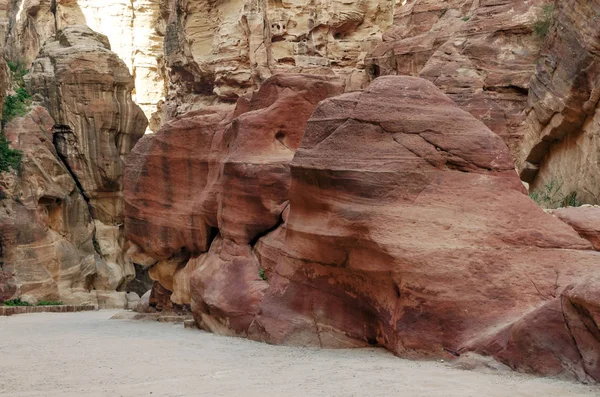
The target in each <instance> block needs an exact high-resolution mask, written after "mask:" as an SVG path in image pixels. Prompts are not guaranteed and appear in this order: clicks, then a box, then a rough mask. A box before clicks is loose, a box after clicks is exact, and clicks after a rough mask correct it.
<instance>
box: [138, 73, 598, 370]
mask: <svg viewBox="0 0 600 397" xmlns="http://www.w3.org/2000/svg"><path fill="white" fill-rule="evenodd" d="M304 79H306V78H304ZM294 81H300V80H298V78H297V77H295V76H287V77H277V78H275V79H271V80H268V81H267V82H266V83H265V84H264V85H263V86H262V88H261V90H260V91H259V92H258V94H256V95H255V96H254V97H253V99H252V100H250V101H249V102H248V101H246V100H244V99H241V100H240V101H239V102H238V105H237V108H236V110H235V112H234V114H233V115H230V114H229V115H227V114H224V113H222V111H221V109H219V108H213V109H208V110H206V111H203V112H192V113H190V114H188V115H187V116H184V117H182V118H179V119H176V120H174V121H172V122H170V123H168V124H167V125H166V126H165V127H164V128H163V130H162V131H161V133H159V134H158V135H156V136H153V137H145V138H144V140H143V141H142V142H141V143H140V145H138V146H137V147H136V149H135V150H134V152H135V155H134V156H133V157H132V161H131V163H129V167H128V172H127V177H126V181H127V183H126V186H127V187H126V203H127V210H126V212H127V219H126V222H127V225H126V229H127V231H128V236H130V237H131V239H132V240H133V241H134V242H135V243H136V244H137V245H139V246H140V247H141V248H142V249H143V250H144V251H146V253H147V254H149V255H150V256H151V257H155V258H156V259H159V260H160V261H159V263H158V264H157V265H154V266H155V267H156V270H155V271H154V272H151V275H152V274H154V277H155V279H156V280H158V282H159V283H160V285H161V286H162V287H165V288H166V289H168V290H169V291H171V292H173V293H172V295H171V301H172V302H174V301H175V300H178V302H182V303H186V302H187V297H188V296H189V299H191V309H192V312H193V314H194V316H195V318H196V320H197V322H198V323H199V324H200V325H201V327H203V328H204V329H207V330H211V331H214V332H219V333H222V334H227V335H243V336H247V337H250V338H253V339H257V340H262V341H267V342H270V343H281V344H299V345H308V346H323V347H352V346H365V345H369V344H371V345H381V346H385V347H387V348H388V349H390V350H391V351H393V352H394V353H396V354H398V355H401V356H405V357H446V358H451V357H453V356H454V355H460V354H462V353H464V352H467V351H477V352H479V353H485V354H488V355H492V356H494V357H496V358H498V359H500V360H502V361H503V362H505V363H507V364H508V365H510V366H512V367H513V368H516V369H521V370H525V371H531V372H536V373H541V374H545V375H563V376H570V377H576V378H578V379H581V380H590V379H596V380H599V379H600V373H599V369H600V367H599V366H598V364H597V362H598V361H597V360H595V357H596V356H595V355H596V354H598V352H599V350H598V349H597V348H596V344H597V342H598V337H597V334H598V332H599V330H598V327H597V317H595V316H596V314H594V313H597V311H596V306H594V305H595V303H594V298H593V294H594V293H595V292H594V291H595V290H596V289H597V286H598V284H597V279H596V276H595V273H596V272H595V268H596V267H597V260H598V258H599V255H598V254H597V253H596V252H595V251H594V250H593V246H592V244H591V243H590V242H589V241H588V240H586V239H583V238H581V237H580V236H579V235H578V234H577V232H575V230H573V229H572V228H571V227H570V226H568V225H567V224H566V223H563V222H562V221H560V220H559V219H557V218H555V217H553V216H552V215H549V214H546V213H544V212H543V211H542V210H541V209H539V207H537V206H536V204H535V203H533V202H532V201H531V200H530V199H529V198H528V197H527V195H526V194H524V193H525V191H524V188H523V186H522V184H521V181H520V180H519V178H518V175H517V174H516V172H515V170H514V166H513V162H512V159H511V155H510V152H509V150H508V148H507V147H506V145H505V144H504V142H503V141H502V139H501V138H500V137H498V136H497V135H496V134H494V133H493V132H492V131H490V130H489V129H488V128H486V126H485V125H484V124H483V123H482V122H480V121H478V120H477V119H475V118H474V117H473V116H471V115H470V114H469V113H467V112H465V111H462V110H460V109H459V107H457V106H456V105H455V104H454V103H453V102H452V101H451V100H450V99H449V98H448V97H446V96H444V95H443V94H442V93H441V92H440V91H439V90H438V89H437V88H436V87H435V86H434V85H433V84H432V83H430V82H428V81H426V80H422V79H418V78H412V77H382V78H379V79H377V80H375V81H374V82H373V83H372V84H371V85H370V86H369V88H368V89H366V90H365V91H364V92H353V93H348V94H344V95H341V96H337V97H333V98H330V99H325V100H324V101H323V102H321V103H320V104H319V105H318V106H316V109H315V110H314V113H313V114H312V117H311V118H310V119H309V121H308V124H307V127H306V132H305V133H304V136H302V135H303V134H302V128H301V127H300V126H301V125H303V124H304V122H303V120H306V118H307V117H306V118H299V119H296V120H293V121H292V120H290V118H291V116H292V115H297V114H299V113H300V112H298V111H297V110H295V111H294V112H293V113H291V112H289V111H286V110H285V109H287V107H285V106H283V103H286V102H287V101H292V102H297V101H298V100H299V99H300V98H302V95H301V93H302V92H303V91H299V89H300V88H304V89H306V88H307V87H306V85H305V84H306V83H305V82H304V81H307V80H302V81H303V82H304V83H303V84H304V85H298V84H300V83H295V84H296V85H292V84H291V82H294ZM308 81H311V80H308ZM286 82H287V83H286ZM317 83H318V85H317ZM311 84H312V87H310V88H311V90H310V91H308V90H307V91H308V92H310V94H311V96H310V97H311V98H315V96H316V95H315V92H323V94H322V95H321V96H320V98H318V99H322V98H324V97H328V96H331V95H332V94H334V93H335V92H336V91H341V89H334V86H331V83H328V82H326V81H323V80H322V79H320V78H313V79H312V83H311ZM286 86H291V87H295V88H293V89H292V90H290V89H289V88H288V89H282V88H283V87H286ZM317 87H328V88H327V90H324V89H323V88H319V89H317ZM253 104H254V105H253ZM307 106H308V105H307ZM313 106H314V105H313ZM290 109H292V107H290ZM293 109H298V106H294V107H293ZM279 114H283V115H285V116H286V118H280V117H279V116H278V115H279ZM285 122H290V123H292V125H293V126H294V127H293V130H292V131H295V132H293V133H290V132H289V131H290V130H289V129H288V128H289V127H288V128H282V123H285ZM258 127H260V128H258ZM279 130H281V131H282V133H281V134H280V133H279V132H278V131H279ZM278 138H284V140H283V142H281V140H280V139H278ZM285 138H291V139H290V140H288V141H286V140H285ZM300 140H301V142H302V143H301V144H300ZM193 147H195V148H210V150H208V149H204V150H191V148H193ZM298 147H299V149H298ZM174 148H179V150H174ZM285 148H291V149H292V150H288V151H286V149H285ZM186 149H187V150H186ZM296 149H298V151H297V152H296V153H295V156H294V157H293V161H292V162H291V165H288V163H289V161H290V159H291V158H292V155H293V152H294V151H295V150H296ZM174 154H177V155H176V156H174ZM239 156H241V157H239ZM278 170H280V171H278ZM263 172H264V173H263ZM267 176H270V178H267ZM163 180H164V181H167V180H168V181H171V182H172V183H170V184H169V186H168V187H166V186H165V187H162V186H164V185H165V184H164V183H163V182H162V181H163ZM288 189H289V191H288ZM288 200H289V201H288ZM152 213H154V215H151V214H152ZM217 232H218V234H217ZM215 234H216V237H215ZM188 256H191V257H192V259H191V260H189V261H187V263H186V260H185V257H188ZM151 270H152V269H151ZM188 280H189V281H188ZM583 280H586V284H582V281H583ZM188 282H189V284H188ZM584 290H585V291H588V292H581V293H580V292H577V291H584ZM157 292H160V291H157ZM564 297H568V299H570V302H574V303H573V304H574V305H579V306H576V307H584V308H585V310H583V311H577V310H575V309H572V307H575V306H572V307H571V306H569V307H566V306H565V308H564V313H565V317H564V319H563V320H562V322H561V321H558V320H560V318H559V317H558V316H554V317H549V316H539V317H536V319H537V318H539V319H540V320H539V321H542V323H540V322H536V321H533V322H532V320H531V319H530V317H528V316H531V315H532V313H536V311H540V310H543V309H544V308H545V307H550V306H552V305H554V304H556V302H562V299H567V298H564ZM560 308H561V307H560V306H559V307H558V309H560ZM554 309H556V308H554ZM573 310H575V311H573ZM552 313H555V312H552ZM558 313H562V312H561V311H559V312H558ZM534 315H535V314H534ZM594 321H596V322H594ZM516 329H519V330H521V331H519V332H513V331H512V330H516ZM542 329H543V330H544V332H545V333H544V334H541V335H540V334H539V330H542ZM506 335H510V337H507V336H506ZM532 335H533V336H535V337H536V338H546V337H548V338H552V335H559V336H560V338H557V339H552V340H553V341H554V343H555V345H553V346H549V345H548V343H546V342H544V341H541V342H539V343H537V342H536V345H535V346H536V349H534V350H533V353H532V352H531V351H530V350H526V349H525V348H523V347H522V346H524V345H525V344H527V343H528V340H530V339H531V336H532ZM579 340H583V341H585V343H583V342H582V343H580V342H579ZM503 343H504V344H503ZM516 345H518V346H520V348H518V349H517V350H516V351H513V350H511V349H513V346H516ZM525 352H527V353H525ZM576 352H579V353H580V355H576V354H574V353H576ZM544 360H545V361H544Z"/></svg>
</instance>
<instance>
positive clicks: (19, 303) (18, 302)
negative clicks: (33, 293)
mask: <svg viewBox="0 0 600 397" xmlns="http://www.w3.org/2000/svg"><path fill="white" fill-rule="evenodd" d="M3 305H4V306H31V304H30V303H28V302H25V301H22V300H21V298H17V299H11V300H9V301H5V302H4V303H3Z"/></svg>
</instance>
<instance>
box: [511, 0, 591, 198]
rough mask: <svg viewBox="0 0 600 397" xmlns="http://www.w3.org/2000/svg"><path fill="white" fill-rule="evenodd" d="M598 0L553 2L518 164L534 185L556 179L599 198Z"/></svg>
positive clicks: (571, 190)
mask: <svg viewBox="0 0 600 397" xmlns="http://www.w3.org/2000/svg"><path fill="white" fill-rule="evenodd" d="M598 10H600V1H597V0H593V1H585V2H580V1H561V2H556V9H555V10H554V12H553V25H552V27H551V29H550V30H549V33H548V37H547V38H546V41H545V43H544V46H543V49H542V53H541V57H540V59H539V61H538V63H537V70H536V73H535V75H534V76H533V78H532V79H531V90H530V91H529V106H530V109H529V112H528V117H527V126H528V129H527V130H526V135H525V138H524V141H523V144H522V146H521V148H520V153H519V157H518V162H517V165H518V166H519V170H520V171H521V177H522V179H523V180H525V181H527V182H530V183H531V186H532V188H533V190H535V191H544V190H545V188H546V185H548V184H550V183H552V182H554V183H555V184H556V183H558V184H561V187H562V193H563V194H569V193H576V195H577V198H579V199H580V200H581V201H583V202H585V203H590V204H598V203H600V181H599V180H598V172H599V170H600V166H599V163H600V162H599V158H598V148H599V146H600V143H599V142H600V141H599V140H598V137H597V135H598V131H600V127H599V125H600V124H599V121H600V116H598V114H599V112H600V110H599V107H598V101H599V99H600V83H599V81H600V80H599V79H600V55H599V54H598V47H599V46H600V36H599V35H598V33H597V25H596V24H597V22H598V20H599V18H600V17H599V16H598Z"/></svg>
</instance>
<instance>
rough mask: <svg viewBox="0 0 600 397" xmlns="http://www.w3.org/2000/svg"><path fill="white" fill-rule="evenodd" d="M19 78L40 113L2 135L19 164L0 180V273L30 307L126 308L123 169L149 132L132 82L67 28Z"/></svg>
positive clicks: (85, 37) (91, 39)
mask: <svg viewBox="0 0 600 397" xmlns="http://www.w3.org/2000/svg"><path fill="white" fill-rule="evenodd" d="M26 80H27V85H28V88H29V91H30V93H31V94H33V95H34V98H35V99H36V100H40V101H42V102H43V105H44V106H45V108H43V107H40V106H37V105H36V106H34V107H33V108H32V109H31V111H30V112H29V113H28V114H27V115H26V116H25V117H17V118H16V119H14V120H12V121H11V122H10V123H8V124H7V125H6V128H5V131H4V133H5V135H6V137H7V139H8V140H9V141H11V142H12V145H13V146H14V148H16V149H19V150H22V151H23V153H24V160H23V162H22V164H21V166H20V169H19V172H18V173H14V172H5V173H3V174H2V185H3V187H4V189H3V190H4V191H5V196H6V197H5V200H4V202H3V204H4V206H3V208H4V210H3V214H2V216H0V219H1V222H0V225H1V226H2V257H3V259H4V260H5V264H4V266H3V268H4V270H6V271H8V272H10V273H12V274H13V275H14V278H15V283H16V285H17V287H18V291H17V295H18V296H20V297H23V298H26V299H27V300H29V301H33V302H35V301H37V300H60V301H63V302H65V303H93V304H98V305H100V306H101V307H124V306H125V304H126V303H127V300H126V295H125V292H124V288H125V287H126V284H127V282H128V281H129V280H130V279H132V278H133V276H134V269H133V265H132V264H131V263H130V262H127V261H125V260H124V254H123V253H124V250H126V249H127V248H128V247H127V244H126V242H125V240H124V236H123V232H122V229H123V197H122V189H123V183H122V179H123V161H124V157H125V156H126V155H127V154H128V153H129V151H130V150H131V148H132V147H133V145H134V144H135V143H136V142H137V140H138V139H139V138H140V137H141V136H142V135H143V133H144V130H145V129H146V125H147V121H146V119H145V117H144V114H143V112H142V111H141V110H140V108H139V107H138V106H137V105H135V104H134V103H133V102H132V100H131V91H132V89H133V78H132V76H131V75H130V74H129V71H128V69H127V67H126V66H125V64H124V63H123V62H122V61H121V60H119V58H118V57H117V56H116V55H115V54H114V53H113V52H111V51H110V50H109V45H108V40H107V38H106V37H105V36H103V35H101V34H98V33H96V32H93V31H92V30H91V29H89V28H88V27H85V26H73V27H68V28H66V29H64V30H62V31H60V32H59V34H58V36H57V38H56V40H54V41H50V42H48V43H47V44H46V45H45V46H44V47H43V48H42V49H41V51H40V55H39V57H38V58H37V59H36V60H35V61H34V63H33V67H32V71H31V72H30V73H29V74H28V75H27V76H26ZM46 109H48V110H46Z"/></svg>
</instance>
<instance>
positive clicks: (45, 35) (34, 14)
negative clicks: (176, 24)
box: [0, 0, 165, 130]
mask: <svg viewBox="0 0 600 397" xmlns="http://www.w3.org/2000/svg"><path fill="white" fill-rule="evenodd" d="M159 3H160V0H133V1H129V0H128V1H123V0H114V1H106V0H58V1H57V0H18V1H12V3H11V4H7V5H6V6H4V7H6V9H7V11H6V13H7V14H8V16H9V17H10V20H11V24H10V30H9V31H8V40H7V45H6V50H5V51H6V53H7V56H8V58H9V59H11V60H12V61H14V62H17V61H18V62H22V63H23V64H25V66H26V67H29V65H31V63H32V62H33V60H34V59H35V58H36V57H37V55H38V52H39V50H40V49H41V48H42V47H43V46H44V44H45V43H46V42H47V41H49V40H50V41H51V40H53V39H54V38H55V36H56V34H57V33H58V31H60V30H62V29H64V28H66V27H67V26H72V25H87V26H88V27H90V28H91V29H93V30H94V31H96V32H99V33H102V34H104V35H106V36H107V38H108V39H109V42H110V47H111V48H110V49H112V50H113V51H114V52H115V53H116V54H117V55H118V56H119V57H120V58H121V59H122V60H123V61H124V62H125V64H126V65H127V67H128V68H129V71H130V73H131V74H132V75H133V76H134V78H135V86H136V90H135V93H134V100H135V101H136V102H137V103H138V105H140V107H141V108H142V110H143V111H144V113H145V114H146V117H147V118H148V119H151V120H152V123H151V125H150V127H151V128H152V129H153V130H156V129H158V127H159V125H160V118H161V117H160V111H159V110H160V109H159V107H160V106H161V104H162V100H163V99H164V92H165V82H164V71H163V36H164V23H163V22H162V19H161V13H160V4H159ZM2 13H3V10H2V3H0V24H1V23H2V22H1V18H2ZM2 42H4V40H2Z"/></svg>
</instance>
